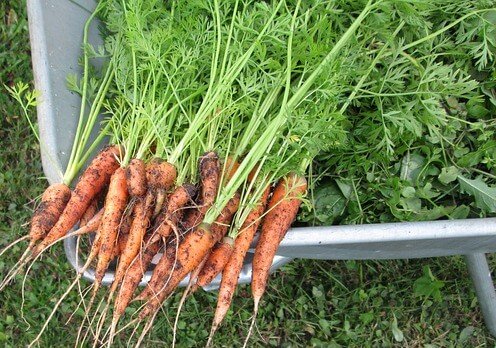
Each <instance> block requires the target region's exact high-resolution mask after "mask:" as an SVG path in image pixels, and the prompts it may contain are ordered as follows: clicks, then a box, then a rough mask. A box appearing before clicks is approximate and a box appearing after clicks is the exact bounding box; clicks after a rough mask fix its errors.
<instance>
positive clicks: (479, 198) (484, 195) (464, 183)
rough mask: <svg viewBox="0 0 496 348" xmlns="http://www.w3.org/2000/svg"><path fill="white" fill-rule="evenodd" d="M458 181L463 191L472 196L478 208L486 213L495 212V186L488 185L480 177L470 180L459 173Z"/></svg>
mask: <svg viewBox="0 0 496 348" xmlns="http://www.w3.org/2000/svg"><path fill="white" fill-rule="evenodd" d="M458 182H459V183H460V189H461V191H462V192H463V193H466V194H469V195H471V196H473V197H474V199H475V204H476V205H477V207H478V208H479V209H481V210H483V211H484V212H486V213H495V212H496V187H490V186H488V185H487V184H486V183H485V182H484V181H483V180H482V178H481V177H478V178H477V179H474V180H471V179H467V178H465V177H464V176H463V175H459V176H458Z"/></svg>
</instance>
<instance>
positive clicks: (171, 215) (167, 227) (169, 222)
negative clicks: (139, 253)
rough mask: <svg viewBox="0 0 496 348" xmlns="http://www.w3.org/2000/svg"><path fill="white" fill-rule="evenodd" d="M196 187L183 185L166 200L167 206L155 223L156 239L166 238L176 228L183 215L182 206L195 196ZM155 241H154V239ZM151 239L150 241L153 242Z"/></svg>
mask: <svg viewBox="0 0 496 348" xmlns="http://www.w3.org/2000/svg"><path fill="white" fill-rule="evenodd" d="M195 192H196V187H195V186H193V185H191V184H184V185H182V186H179V187H178V188H176V190H175V191H174V192H172V193H171V195H170V196H169V198H168V201H167V205H166V207H165V209H164V210H163V212H162V213H161V214H160V215H159V216H158V218H157V222H156V226H157V227H156V229H155V231H156V232H157V237H159V236H162V238H164V239H165V238H167V237H169V235H170V234H171V232H172V231H173V228H175V227H177V226H178V224H179V221H180V220H181V218H182V216H183V214H184V206H185V205H186V204H188V202H190V201H191V198H192V197H193V196H194V195H195ZM155 240H156V239H155ZM155 240H154V239H152V241H153V242H154V241H155Z"/></svg>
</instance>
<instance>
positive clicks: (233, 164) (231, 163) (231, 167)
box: [224, 156, 239, 183]
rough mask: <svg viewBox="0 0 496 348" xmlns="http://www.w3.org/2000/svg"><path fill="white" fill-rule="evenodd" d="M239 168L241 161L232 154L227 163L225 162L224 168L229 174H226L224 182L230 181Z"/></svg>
mask: <svg viewBox="0 0 496 348" xmlns="http://www.w3.org/2000/svg"><path fill="white" fill-rule="evenodd" d="M238 168H239V162H238V161H236V160H235V159H234V158H233V157H232V156H227V158H226V163H225V164H224V170H225V171H226V172H227V175H225V177H224V183H227V182H229V180H231V178H232V177H233V176H234V173H236V171H237V170H238Z"/></svg>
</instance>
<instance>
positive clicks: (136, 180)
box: [126, 158, 147, 197]
mask: <svg viewBox="0 0 496 348" xmlns="http://www.w3.org/2000/svg"><path fill="white" fill-rule="evenodd" d="M126 177H127V190H128V192H129V195H130V196H131V197H141V196H144V195H145V194H146V189H147V187H146V186H147V185H146V167H145V162H143V161H142V160H140V159H137V158H134V159H132V160H131V161H130V162H129V165H128V166H127V168H126Z"/></svg>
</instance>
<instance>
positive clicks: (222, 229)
mask: <svg viewBox="0 0 496 348" xmlns="http://www.w3.org/2000/svg"><path fill="white" fill-rule="evenodd" d="M240 199H241V195H240V194H239V193H238V192H236V193H235V194H234V197H233V198H231V199H230V200H229V201H228V202H227V204H226V206H225V207H224V209H222V211H221V213H220V215H219V216H218V217H217V219H215V222H214V223H213V224H212V226H211V228H210V231H211V233H212V236H213V237H214V239H215V241H216V242H219V241H220V240H221V239H222V238H223V237H224V236H225V234H226V233H227V231H228V230H229V225H230V223H231V221H232V219H233V217H234V214H236V212H237V211H238V207H239V201H240Z"/></svg>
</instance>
